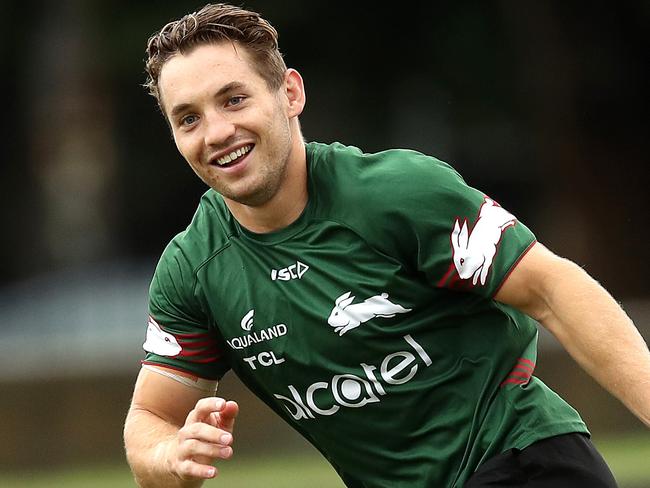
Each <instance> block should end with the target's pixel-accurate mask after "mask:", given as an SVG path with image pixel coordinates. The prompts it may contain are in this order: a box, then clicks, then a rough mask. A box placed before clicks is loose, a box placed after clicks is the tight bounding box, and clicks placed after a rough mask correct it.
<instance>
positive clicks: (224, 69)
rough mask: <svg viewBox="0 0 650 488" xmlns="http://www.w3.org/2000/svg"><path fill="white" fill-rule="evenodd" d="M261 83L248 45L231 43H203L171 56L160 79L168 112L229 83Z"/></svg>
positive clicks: (163, 104) (159, 82)
mask: <svg viewBox="0 0 650 488" xmlns="http://www.w3.org/2000/svg"><path fill="white" fill-rule="evenodd" d="M232 82H239V83H243V84H246V85H252V86H256V85H262V84H264V80H263V79H262V77H261V76H260V75H259V73H258V72H257V71H256V70H255V69H253V62H252V59H251V57H250V55H249V54H248V52H247V50H246V48H244V47H242V46H239V45H237V44H235V43H231V42H220V43H216V44H203V45H200V46H197V47H195V48H194V49H192V50H191V51H189V52H187V53H184V54H181V53H179V54H176V55H174V56H172V57H171V58H169V59H168V60H167V61H166V62H165V64H164V65H163V67H162V69H161V70H160V76H159V78H158V89H159V91H160V96H161V101H162V106H163V108H164V109H165V111H167V110H168V109H169V108H170V107H171V106H173V105H176V104H178V103H191V101H192V100H193V99H194V98H196V97H197V96H200V95H201V94H205V93H214V92H216V91H218V90H219V88H221V87H223V86H225V85H227V84H228V83H232Z"/></svg>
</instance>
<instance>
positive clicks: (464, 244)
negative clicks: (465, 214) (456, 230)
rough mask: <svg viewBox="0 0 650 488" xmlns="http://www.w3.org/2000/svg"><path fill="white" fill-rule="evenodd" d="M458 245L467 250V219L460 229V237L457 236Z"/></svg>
mask: <svg viewBox="0 0 650 488" xmlns="http://www.w3.org/2000/svg"><path fill="white" fill-rule="evenodd" d="M458 243H459V244H460V247H462V248H463V249H466V248H467V244H468V243H469V230H468V229H467V219H465V222H463V227H462V228H461V229H460V235H459V236H458Z"/></svg>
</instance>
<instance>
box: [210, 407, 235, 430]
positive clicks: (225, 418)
mask: <svg viewBox="0 0 650 488" xmlns="http://www.w3.org/2000/svg"><path fill="white" fill-rule="evenodd" d="M238 414H239V405H237V402H232V401H229V402H226V404H225V405H224V407H223V409H222V410H221V411H220V412H219V413H218V414H212V418H213V421H215V420H216V426H217V427H220V428H222V429H223V430H226V431H228V432H231V433H232V431H233V429H234V428H235V419H236V417H237V415H238Z"/></svg>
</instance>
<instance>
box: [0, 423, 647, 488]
mask: <svg viewBox="0 0 650 488" xmlns="http://www.w3.org/2000/svg"><path fill="white" fill-rule="evenodd" d="M595 442H596V444H597V446H598V447H599V449H600V451H601V452H602V454H603V456H604V457H605V459H606V460H607V462H608V463H609V465H610V466H611V468H612V470H613V471H614V474H615V475H616V478H617V480H618V482H619V483H620V485H621V488H641V487H647V486H650V435H649V434H648V433H647V432H642V433H640V434H636V435H630V436H625V437H617V438H612V439H595ZM219 481H220V482H221V483H219ZM0 486H1V487H7V488H82V487H83V488H87V487H92V488H127V487H131V488H132V487H135V483H134V482H133V481H132V479H131V475H130V473H129V470H128V468H127V467H126V466H125V465H124V466H117V467H116V466H112V467H85V468H81V469H71V470H65V471H47V472H21V473H20V474H11V475H9V474H2V473H0ZM204 486H205V487H207V488H209V487H215V488H216V487H217V486H229V487H231V488H256V487H264V488H304V487H309V488H343V484H342V483H341V481H340V480H339V478H338V476H337V475H336V474H335V473H334V471H333V470H332V468H330V467H329V465H328V464H327V463H326V462H325V461H324V460H323V459H321V458H320V457H317V456H315V455H311V454H310V455H305V456H300V455H283V456H277V457H271V456H269V455H264V456H260V458H259V459H257V460H254V459H252V458H250V457H249V458H241V459H234V460H233V461H232V462H227V463H224V465H223V469H222V472H221V474H220V475H219V479H218V480H215V481H210V482H207V483H206V484H205V485H204Z"/></svg>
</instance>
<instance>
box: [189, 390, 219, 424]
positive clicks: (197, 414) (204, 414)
mask: <svg viewBox="0 0 650 488" xmlns="http://www.w3.org/2000/svg"><path fill="white" fill-rule="evenodd" d="M225 406H226V401H225V400H224V399H223V398H215V397H208V398H201V399H200V400H199V401H198V402H196V405H195V406H194V409H193V410H191V411H190V413H189V414H188V415H187V419H186V420H185V425H187V424H190V423H194V422H205V421H206V420H207V419H209V418H210V415H211V414H212V413H218V412H220V411H221V410H222V409H223V408H224V407H225Z"/></svg>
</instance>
